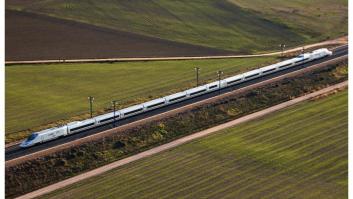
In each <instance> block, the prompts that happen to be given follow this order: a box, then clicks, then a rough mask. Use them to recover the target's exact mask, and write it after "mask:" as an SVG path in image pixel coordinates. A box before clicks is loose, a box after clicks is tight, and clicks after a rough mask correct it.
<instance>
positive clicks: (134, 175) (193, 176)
mask: <svg viewBox="0 0 353 199" xmlns="http://www.w3.org/2000/svg"><path fill="white" fill-rule="evenodd" d="M347 185H348V91H347V90H345V91H342V92H339V93H336V94H334V95H331V96H329V97H326V98H321V99H319V100H316V101H310V102H304V103H301V104H299V105H297V106H295V107H291V108H289V109H286V110H282V111H280V112H277V113H274V114H271V115H269V116H266V117H264V118H261V119H258V120H255V121H251V122H248V123H244V124H241V125H239V126H237V127H233V128H229V129H226V130H222V131H220V132H218V133H217V134H214V135H211V136H208V137H206V138H202V139H200V140H196V141H193V142H191V143H188V144H185V145H182V146H179V147H177V148H175V149H171V150H169V151H167V152H163V153H161V154H158V155H154V156H152V157H150V158H145V159H143V160H140V161H136V162H133V163H130V164H127V165H124V166H122V167H120V168H118V169H114V170H112V171H109V172H107V173H105V174H103V175H100V176H96V177H94V178H91V179H88V180H84V181H81V182H79V183H76V184H74V185H72V186H69V187H66V188H63V189H61V190H58V191H55V192H53V193H51V194H49V195H47V196H44V197H40V198H46V199H49V198H50V199H56V198H77V199H79V198H82V199H85V198H190V199H193V198H242V199H247V198H272V199H274V198H278V199H283V198H320V199H337V198H347V197H348V186H347Z"/></svg>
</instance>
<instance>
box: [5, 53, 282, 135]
mask: <svg viewBox="0 0 353 199" xmlns="http://www.w3.org/2000/svg"><path fill="white" fill-rule="evenodd" d="M275 60H276V58H273V57H268V58H251V59H218V60H193V61H154V62H122V63H113V64H110V63H106V64H50V65H28V66H8V67H5V75H6V80H5V87H6V93H5V99H6V111H5V115H6V135H7V137H6V138H7V140H8V141H10V140H13V139H16V138H17V139H18V138H21V137H23V136H25V135H26V133H25V132H23V133H20V134H19V133H15V132H18V131H23V130H25V129H28V128H33V129H32V130H38V128H36V127H38V126H42V127H45V125H46V124H50V123H58V121H59V120H74V119H82V118H87V117H89V115H88V114H87V113H88V112H89V111H88V110H89V109H88V107H89V106H88V99H87V97H88V96H90V95H92V96H94V97H95V101H94V109H95V113H97V114H98V113H102V112H103V111H104V110H105V109H107V108H108V109H109V108H111V104H110V102H111V101H112V100H114V99H115V100H118V103H119V107H125V106H127V105H131V104H134V103H139V102H144V101H148V100H151V99H153V98H157V97H159V96H164V95H167V94H170V93H173V92H176V91H180V90H183V89H187V88H191V87H193V86H195V71H194V67H196V66H198V67H200V68H201V71H200V81H201V82H207V81H212V80H214V81H215V80H216V79H217V74H216V71H217V70H220V69H221V70H223V71H224V76H230V75H234V74H236V73H240V72H241V71H247V70H250V69H252V68H256V67H260V66H261V65H267V64H269V63H271V62H275ZM75 116H78V117H75ZM61 122H64V121H61ZM59 123H60V121H59ZM29 132H30V131H29ZM27 133H28V132H27Z"/></svg>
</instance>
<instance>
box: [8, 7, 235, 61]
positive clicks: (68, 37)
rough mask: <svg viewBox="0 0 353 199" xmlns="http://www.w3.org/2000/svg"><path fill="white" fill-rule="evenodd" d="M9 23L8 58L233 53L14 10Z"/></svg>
mask: <svg viewBox="0 0 353 199" xmlns="http://www.w3.org/2000/svg"><path fill="white" fill-rule="evenodd" d="M5 27H6V28H5V42H6V46H5V59H6V61H21V60H22V61H23V60H43V59H44V60H48V59H61V60H64V59H89V58H111V57H114V58H121V57H174V56H208V55H229V54H232V52H231V51H224V50H218V49H213V48H207V47H202V46H195V45H189V44H184V43H178V42H172V41H168V40H163V39H158V38H152V37H147V36H143V35H138V34H134V33H129V32H124V31H117V30H111V29H108V28H101V27H97V26H93V25H88V24H84V23H78V22H73V21H69V20H62V19H57V18H53V17H49V16H44V15H38V14H33V13H25V12H18V11H12V10H6V12H5Z"/></svg>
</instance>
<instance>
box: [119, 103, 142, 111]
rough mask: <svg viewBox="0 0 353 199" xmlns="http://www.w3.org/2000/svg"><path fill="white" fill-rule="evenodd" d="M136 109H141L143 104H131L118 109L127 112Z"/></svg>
mask: <svg viewBox="0 0 353 199" xmlns="http://www.w3.org/2000/svg"><path fill="white" fill-rule="evenodd" d="M138 109H143V105H142V104H139V105H135V106H131V107H128V108H124V109H122V110H120V112H121V113H128V112H131V111H135V110H138Z"/></svg>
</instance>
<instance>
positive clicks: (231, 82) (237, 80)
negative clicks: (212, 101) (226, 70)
mask: <svg viewBox="0 0 353 199" xmlns="http://www.w3.org/2000/svg"><path fill="white" fill-rule="evenodd" d="M240 80H241V79H236V80H233V81H230V82H228V84H233V83H235V82H239V81H240Z"/></svg>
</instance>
